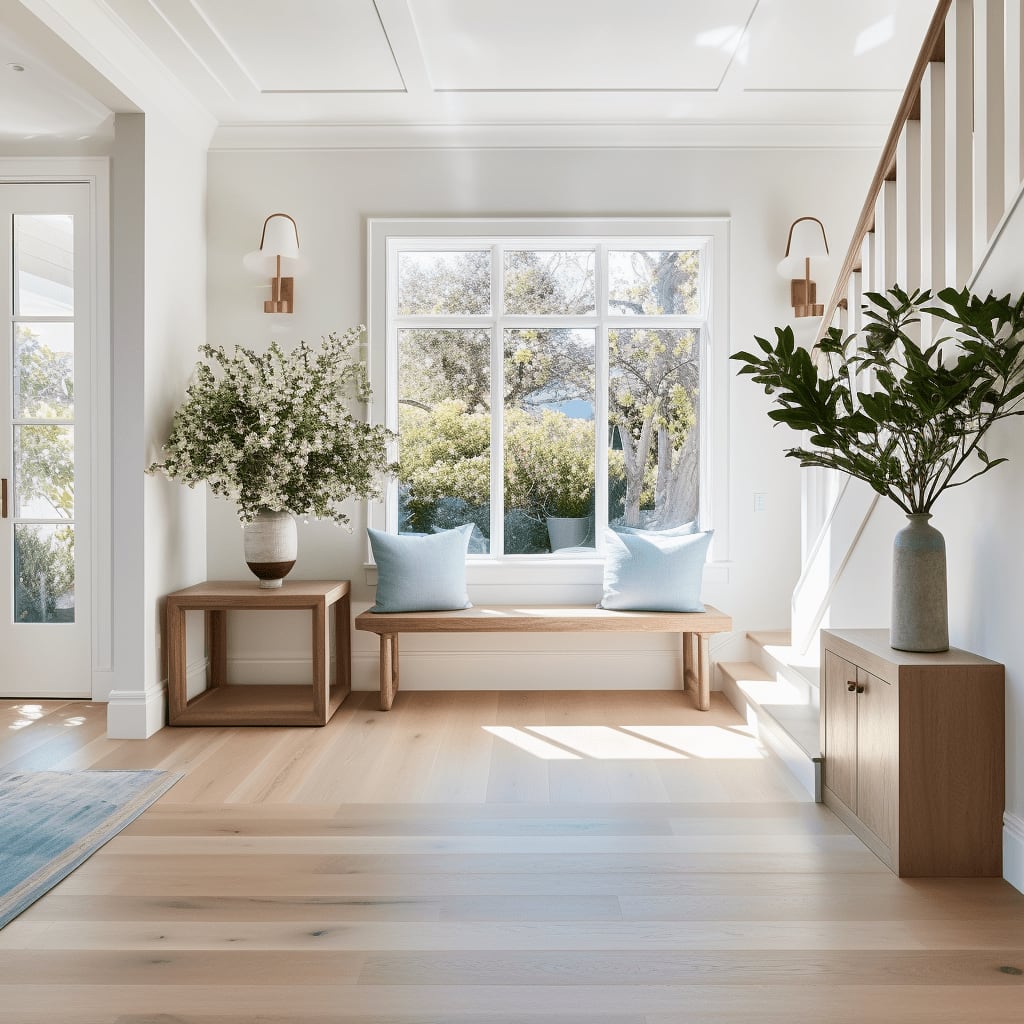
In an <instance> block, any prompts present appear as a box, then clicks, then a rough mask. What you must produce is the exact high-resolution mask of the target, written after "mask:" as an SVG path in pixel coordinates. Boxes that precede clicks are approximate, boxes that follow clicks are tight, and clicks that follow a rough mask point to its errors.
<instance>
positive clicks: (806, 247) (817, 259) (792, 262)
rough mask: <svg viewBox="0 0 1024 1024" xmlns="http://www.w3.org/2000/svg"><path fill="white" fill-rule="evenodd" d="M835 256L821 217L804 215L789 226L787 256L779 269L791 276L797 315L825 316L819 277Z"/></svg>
mask: <svg viewBox="0 0 1024 1024" xmlns="http://www.w3.org/2000/svg"><path fill="white" fill-rule="evenodd" d="M830 263H831V259H830V258H829V252H828V239H827V238H826V237H825V226H824V225H823V224H822V223H821V221H820V220H818V218H817V217H800V218H799V219H798V220H795V221H793V223H792V224H791V225H790V226H789V238H788V239H787V241H786V255H785V256H784V257H783V259H782V260H781V261H780V262H779V265H778V271H779V274H780V275H781V276H782V277H786V278H789V280H790V281H791V287H790V302H791V303H792V305H793V313H794V315H795V316H797V317H805V316H822V315H823V314H824V312H825V307H824V306H823V305H821V303H819V302H818V301H817V285H816V284H815V279H816V278H818V277H820V276H821V274H822V272H823V271H825V270H828V268H829V264H830Z"/></svg>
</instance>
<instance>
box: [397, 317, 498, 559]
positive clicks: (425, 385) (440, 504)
mask: <svg viewBox="0 0 1024 1024" xmlns="http://www.w3.org/2000/svg"><path fill="white" fill-rule="evenodd" d="M398 403H399V405H398V461H399V474H398V482H399V486H398V495H399V498H398V532H399V533H436V532H437V531H438V530H450V529H452V528H453V527H456V526H461V525H462V524H464V523H473V524H474V526H475V529H474V530H473V535H472V538H471V539H470V545H469V552H470V554H485V553H486V552H488V551H489V550H490V535H491V501H490V493H491V412H490V408H491V336H490V332H489V331H486V330H477V329H473V330H402V331H399V332H398Z"/></svg>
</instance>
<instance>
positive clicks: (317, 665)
mask: <svg viewBox="0 0 1024 1024" xmlns="http://www.w3.org/2000/svg"><path fill="white" fill-rule="evenodd" d="M330 682H331V634H330V630H329V629H328V628H327V600H326V598H320V600H319V601H318V602H317V604H316V605H315V606H314V608H313V718H314V719H316V722H317V724H319V725H326V724H327V703H328V693H327V691H328V689H329V687H330Z"/></svg>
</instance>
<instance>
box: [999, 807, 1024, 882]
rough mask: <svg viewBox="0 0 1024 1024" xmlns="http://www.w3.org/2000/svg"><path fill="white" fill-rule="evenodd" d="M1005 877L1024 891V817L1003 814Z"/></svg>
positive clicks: (1008, 813) (1007, 813)
mask: <svg viewBox="0 0 1024 1024" xmlns="http://www.w3.org/2000/svg"><path fill="white" fill-rule="evenodd" d="M1003 878H1005V879H1006V880H1007V881H1008V882H1009V883H1010V885H1012V886H1013V887H1014V888H1015V889H1019V890H1020V891H1021V892H1024V818H1018V817H1017V815H1016V814H1011V813H1010V812H1009V811H1007V812H1006V813H1005V814H1004V815H1003Z"/></svg>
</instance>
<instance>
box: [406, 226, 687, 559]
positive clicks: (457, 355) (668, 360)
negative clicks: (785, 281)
mask: <svg viewBox="0 0 1024 1024" xmlns="http://www.w3.org/2000/svg"><path fill="white" fill-rule="evenodd" d="M389 259H390V260H391V261H392V262H391V280H392V281H393V282H394V283H395V285H394V288H393V295H392V301H391V306H390V308H389V337H390V338H391V344H392V352H393V356H396V357H397V378H398V380H397V384H398V388H397V396H398V415H397V421H398V431H399V442H398V444H399V465H400V471H399V504H398V529H399V531H401V532H421V533H427V532H433V531H436V530H440V529H448V528H451V527H454V526H457V525H460V524H462V523H473V524H474V526H475V529H474V532H473V541H472V542H471V547H470V551H471V553H487V552H491V553H498V554H502V553H503V554H507V555H524V554H533V555H537V554H544V553H548V552H551V551H553V550H556V549H557V550H561V548H560V547H559V544H558V543H556V541H555V538H554V534H553V533H552V532H551V529H550V523H551V520H552V519H561V520H579V521H580V525H579V526H577V527H575V528H574V529H575V530H576V534H575V540H574V542H573V543H571V544H570V547H573V548H576V549H581V550H584V551H585V550H587V549H593V548H594V547H595V537H596V534H597V529H596V527H597V526H598V525H599V524H598V522H597V520H601V521H607V522H609V523H611V524H613V525H614V524H616V523H621V524H624V525H631V526H644V527H650V528H668V527H672V526H675V525H679V524H680V523H682V522H685V521H687V520H690V519H695V518H697V514H698V508H699V497H700V495H699V488H700V479H699V465H700V451H699V437H700V429H699V427H700V404H701V403H700V389H701V352H702V348H703V345H704V338H705V335H706V330H707V325H706V311H705V309H704V308H702V303H703V302H705V301H706V300H705V299H704V296H705V295H706V294H707V288H706V283H707V282H706V281H705V280H704V279H702V275H706V274H707V267H706V265H705V263H704V261H703V260H702V247H701V240H700V239H686V240H679V241H678V242H677V243H675V244H672V245H668V244H666V243H665V241H664V240H663V239H658V241H657V243H653V244H649V245H643V244H636V243H634V242H633V241H632V240H631V242H630V244H629V245H628V246H626V245H622V246H619V245H616V244H614V243H613V242H609V243H607V244H605V243H602V242H600V241H597V242H590V241H587V242H580V241H578V240H576V239H571V240H560V241H555V240H552V239H550V238H545V239H543V240H536V241H531V242H528V243H524V242H522V241H521V240H519V239H517V240H515V242H512V241H508V242H504V243H503V242H499V241H488V242H486V243H481V242H480V240H477V239H473V240H463V243H462V245H460V244H459V243H458V242H456V241H454V240H452V239H447V240H446V241H445V244H444V246H443V247H442V246H440V245H439V246H437V247H436V248H434V247H431V245H430V243H429V242H426V241H424V240H416V242H415V243H412V244H409V245H408V246H406V245H404V244H403V243H401V242H397V241H396V242H395V243H394V244H393V245H392V246H391V249H390V255H389ZM498 367H500V379H495V377H499V370H498ZM499 459H500V462H501V465H502V474H501V484H500V488H499V492H498V493H496V491H495V486H496V481H495V479H494V473H493V472H492V469H493V467H494V464H495V462H496V461H497V460H499ZM602 467H604V472H603V473H602V472H601V469H602ZM599 481H600V482H601V483H602V484H603V486H602V493H600V494H598V487H599ZM604 481H606V483H604ZM602 503H603V509H602V515H600V516H599V515H597V512H598V509H599V506H600V505H601V504H602ZM496 510H500V511H499V512H497V513H496ZM496 523H497V524H499V527H496V526H495V524H496ZM496 528H499V529H500V538H499V536H495V535H494V530H495V529H496Z"/></svg>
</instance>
